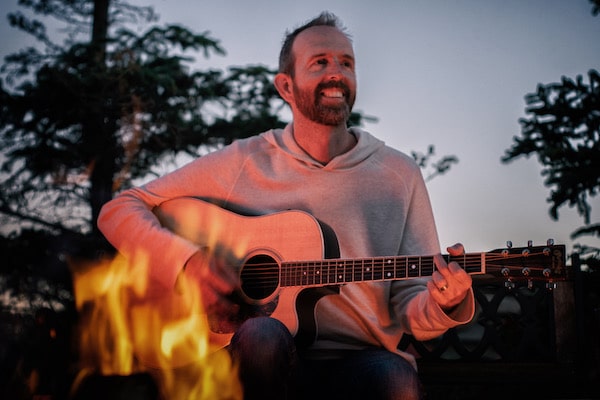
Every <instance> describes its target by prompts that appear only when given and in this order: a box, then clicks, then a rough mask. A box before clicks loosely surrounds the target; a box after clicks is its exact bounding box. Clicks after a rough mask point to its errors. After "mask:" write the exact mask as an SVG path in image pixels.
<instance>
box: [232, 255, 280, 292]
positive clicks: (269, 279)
mask: <svg viewBox="0 0 600 400" xmlns="http://www.w3.org/2000/svg"><path fill="white" fill-rule="evenodd" d="M240 278H241V280H242V291H243V292H244V293H245V294H246V296H248V297H249V298H250V299H251V300H255V301H260V300H263V299H266V298H268V297H269V296H271V295H272V294H273V293H275V291H276V290H277V288H278V287H279V264H277V262H276V261H275V260H274V259H273V258H272V257H270V256H268V255H265V254H260V255H256V256H253V257H251V258H250V259H248V261H247V262H246V263H245V264H244V267H243V269H242V272H241V274H240Z"/></svg>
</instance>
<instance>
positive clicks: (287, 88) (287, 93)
mask: <svg viewBox="0 0 600 400" xmlns="http://www.w3.org/2000/svg"><path fill="white" fill-rule="evenodd" d="M273 83H274V84H275V89H277V91H278V92H279V95H280V96H281V97H282V98H283V99H284V100H285V101H286V102H287V103H288V104H291V103H292V102H293V100H294V91H293V89H292V78H291V77H290V76H289V75H288V74H284V73H282V72H280V73H278V74H277V75H275V80H274V82H273Z"/></svg>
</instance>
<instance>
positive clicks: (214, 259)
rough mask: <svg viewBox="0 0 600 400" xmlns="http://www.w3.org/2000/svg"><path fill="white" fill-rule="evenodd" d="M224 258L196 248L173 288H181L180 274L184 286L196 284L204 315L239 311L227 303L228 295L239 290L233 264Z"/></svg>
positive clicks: (229, 300) (228, 301)
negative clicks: (183, 278) (183, 276)
mask: <svg viewBox="0 0 600 400" xmlns="http://www.w3.org/2000/svg"><path fill="white" fill-rule="evenodd" d="M228 258H230V257H224V256H220V255H219V254H213V253H212V252H210V251H208V250H207V249H200V250H198V251H197V252H195V253H194V254H193V255H192V257H190V258H189V259H188V261H187V262H186V264H185V267H184V269H183V271H182V272H181V273H180V275H179V278H178V283H177V286H176V287H178V288H179V289H181V286H182V285H181V282H180V280H181V279H182V274H183V275H185V279H186V280H187V281H188V283H190V284H196V285H198V288H199V290H200V294H201V296H202V304H203V306H204V310H205V312H206V313H207V314H208V315H223V316H225V315H234V314H236V313H237V309H238V308H239V305H237V304H235V303H234V302H233V301H232V300H231V299H232V296H231V295H232V294H233V293H234V292H235V291H237V290H239V288H240V278H239V276H238V274H237V273H236V268H235V261H233V260H229V259H228Z"/></svg>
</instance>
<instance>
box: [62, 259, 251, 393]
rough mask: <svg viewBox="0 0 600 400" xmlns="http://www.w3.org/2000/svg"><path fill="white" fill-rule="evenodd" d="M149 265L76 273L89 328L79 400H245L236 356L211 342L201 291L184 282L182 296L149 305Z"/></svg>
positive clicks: (94, 266)
mask: <svg viewBox="0 0 600 400" xmlns="http://www.w3.org/2000/svg"><path fill="white" fill-rule="evenodd" d="M132 259H134V260H136V261H135V263H134V264H132V263H131V262H130V261H128V260H132ZM145 261H147V259H145V258H144V257H143V255H142V256H140V255H139V254H138V255H136V257H133V258H128V259H126V258H125V257H123V256H117V257H116V258H114V259H110V260H104V261H102V262H99V263H89V264H87V265H82V264H81V263H78V264H77V265H72V270H73V278H74V279H73V281H74V291H75V301H76V307H77V310H78V313H79V315H80V320H81V321H80V328H79V346H80V349H79V354H80V361H81V366H80V368H79V374H78V377H77V379H76V381H75V384H74V387H73V393H74V397H75V398H84V397H83V396H90V393H91V394H93V395H94V396H96V397H94V398H117V397H114V391H119V390H120V391H123V392H128V393H129V392H131V391H132V390H133V391H134V392H136V393H133V394H132V395H130V396H129V397H127V398H129V399H133V398H140V399H141V398H156V399H174V400H188V399H194V400H196V399H198V400H200V399H211V400H212V399H223V400H225V399H227V400H233V399H241V398H242V389H241V385H240V383H239V381H238V379H237V371H236V369H235V366H234V365H233V364H232V361H231V359H230V357H229V354H228V352H227V351H225V350H223V349H220V348H218V347H217V346H216V345H213V344H211V343H210V342H209V327H208V323H207V320H206V317H205V316H204V314H203V309H202V302H201V297H200V294H199V292H198V290H197V286H196V285H194V284H191V283H190V282H186V281H185V280H184V281H183V282H182V284H183V290H182V291H181V293H175V292H173V293H165V294H164V296H156V297H154V298H148V296H147V295H146V294H147V289H148V285H149V282H148V281H147V279H146V277H147V276H148V274H147V265H148V263H147V262H145ZM77 396H79V397H77ZM86 398H90V397H86ZM118 398H120V397H118Z"/></svg>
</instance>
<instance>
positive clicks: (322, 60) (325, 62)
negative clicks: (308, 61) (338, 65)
mask: <svg viewBox="0 0 600 400" xmlns="http://www.w3.org/2000/svg"><path fill="white" fill-rule="evenodd" d="M317 64H320V65H326V64H327V60H325V59H324V58H323V59H320V60H317Z"/></svg>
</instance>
